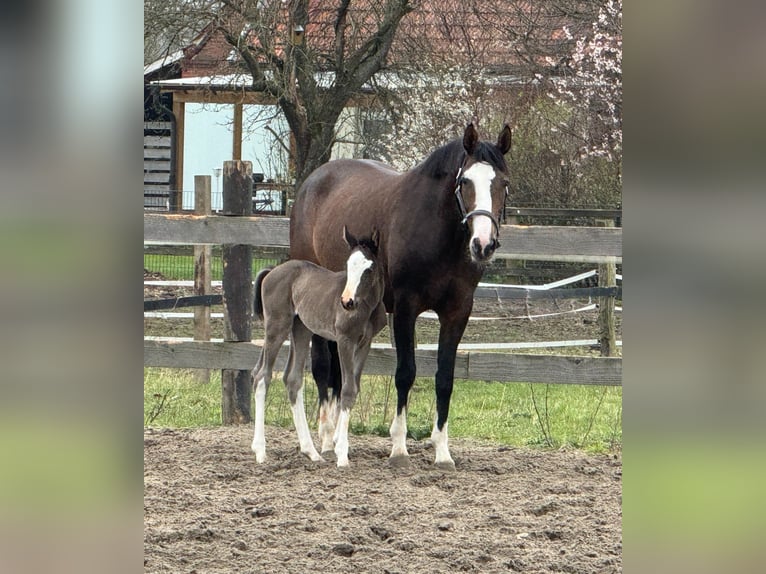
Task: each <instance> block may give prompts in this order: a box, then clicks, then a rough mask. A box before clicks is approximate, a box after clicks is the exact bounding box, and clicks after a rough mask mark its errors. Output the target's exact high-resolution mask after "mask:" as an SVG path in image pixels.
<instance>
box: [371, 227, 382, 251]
mask: <svg viewBox="0 0 766 574" xmlns="http://www.w3.org/2000/svg"><path fill="white" fill-rule="evenodd" d="M371 239H372V244H373V245H374V246H375V254H376V255H377V254H378V248H379V247H380V231H378V228H377V227H373V228H372V237H371Z"/></svg>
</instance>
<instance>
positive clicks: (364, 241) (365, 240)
mask: <svg viewBox="0 0 766 574" xmlns="http://www.w3.org/2000/svg"><path fill="white" fill-rule="evenodd" d="M357 246H358V247H362V248H363V249H366V250H367V251H369V252H370V253H372V255H373V257H377V255H378V246H377V245H376V244H375V242H374V241H373V240H372V238H370V237H362V238H361V239H359V240H357Z"/></svg>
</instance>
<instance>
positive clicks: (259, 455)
mask: <svg viewBox="0 0 766 574" xmlns="http://www.w3.org/2000/svg"><path fill="white" fill-rule="evenodd" d="M289 328H290V323H287V322H280V321H269V322H267V323H265V330H266V336H265V340H264V342H263V349H262V350H261V358H260V359H258V364H257V365H256V366H255V369H253V387H254V390H255V393H254V394H255V430H254V432H253V443H252V445H251V448H252V450H253V452H254V453H255V460H256V462H259V463H260V462H263V461H264V460H266V433H265V429H264V419H265V411H266V392H267V391H268V388H269V385H270V384H271V373H272V372H273V371H274V362H275V361H276V360H277V355H278V354H279V349H280V347H281V346H282V343H284V342H285V339H287V334H288V332H289Z"/></svg>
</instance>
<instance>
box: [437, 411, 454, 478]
mask: <svg viewBox="0 0 766 574" xmlns="http://www.w3.org/2000/svg"><path fill="white" fill-rule="evenodd" d="M448 425H449V423H444V428H443V429H442V430H439V427H438V425H437V424H436V421H434V429H433V431H432V432H431V442H432V443H433V445H434V450H435V451H436V457H435V458H434V466H436V467H439V468H443V469H447V470H454V469H455V461H454V460H452V457H451V456H450V454H449V446H448V444H447V443H448V442H449V441H448V438H447V426H448Z"/></svg>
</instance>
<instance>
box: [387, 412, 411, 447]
mask: <svg viewBox="0 0 766 574" xmlns="http://www.w3.org/2000/svg"><path fill="white" fill-rule="evenodd" d="M390 432H391V442H392V443H393V444H392V446H391V458H394V457H397V456H409V453H408V452H407V409H402V414H400V415H396V416H395V417H394V422H392V423H391V431H390Z"/></svg>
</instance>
